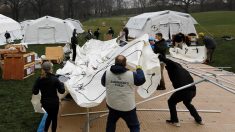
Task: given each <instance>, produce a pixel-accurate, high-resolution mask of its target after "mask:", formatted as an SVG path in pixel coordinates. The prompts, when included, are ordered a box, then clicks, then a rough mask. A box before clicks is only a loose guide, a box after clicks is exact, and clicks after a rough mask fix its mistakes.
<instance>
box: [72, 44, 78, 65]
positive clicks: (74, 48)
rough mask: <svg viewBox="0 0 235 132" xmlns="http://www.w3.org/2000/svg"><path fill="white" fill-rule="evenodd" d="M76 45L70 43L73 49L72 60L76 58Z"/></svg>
mask: <svg viewBox="0 0 235 132" xmlns="http://www.w3.org/2000/svg"><path fill="white" fill-rule="evenodd" d="M76 47H77V46H76V45H75V44H74V45H72V49H73V58H72V61H75V59H76V54H77V53H76Z"/></svg>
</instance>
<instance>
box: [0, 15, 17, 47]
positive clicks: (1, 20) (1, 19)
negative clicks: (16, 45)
mask: <svg viewBox="0 0 235 132" xmlns="http://www.w3.org/2000/svg"><path fill="white" fill-rule="evenodd" d="M20 29H21V28H20V24H19V23H18V22H16V21H15V20H13V19H11V18H9V17H6V16H4V15H2V14H0V45H4V44H6V38H5V36H4V35H5V33H6V31H8V32H9V33H10V35H11V40H12V41H13V40H15V39H22V34H21V30H20Z"/></svg>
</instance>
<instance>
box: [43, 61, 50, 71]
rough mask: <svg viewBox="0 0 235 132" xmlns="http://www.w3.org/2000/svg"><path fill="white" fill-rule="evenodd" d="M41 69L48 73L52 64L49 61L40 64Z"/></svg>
mask: <svg viewBox="0 0 235 132" xmlns="http://www.w3.org/2000/svg"><path fill="white" fill-rule="evenodd" d="M42 69H43V70H45V71H50V70H51V69H52V63H51V62H49V61H46V62H44V63H42Z"/></svg>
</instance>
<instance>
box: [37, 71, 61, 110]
mask: <svg viewBox="0 0 235 132" xmlns="http://www.w3.org/2000/svg"><path fill="white" fill-rule="evenodd" d="M39 90H40V92H41V103H42V106H49V107H50V106H53V105H58V104H59V97H58V95H57V91H58V92H59V93H60V94H63V93H64V92H65V88H64V84H63V83H62V82H60V81H59V80H58V78H57V77H56V76H55V75H54V74H51V73H48V74H47V76H46V77H45V78H41V77H39V78H38V79H37V80H36V82H35V83H34V86H33V90H32V91H33V94H34V95H37V94H38V93H39Z"/></svg>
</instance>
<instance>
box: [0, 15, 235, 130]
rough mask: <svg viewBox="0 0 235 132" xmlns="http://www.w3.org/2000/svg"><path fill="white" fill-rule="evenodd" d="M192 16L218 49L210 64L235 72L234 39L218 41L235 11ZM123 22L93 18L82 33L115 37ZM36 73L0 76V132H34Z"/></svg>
mask: <svg viewBox="0 0 235 132" xmlns="http://www.w3.org/2000/svg"><path fill="white" fill-rule="evenodd" d="M192 15H193V17H195V19H196V20H197V21H198V22H199V23H200V25H197V26H196V28H197V31H199V32H201V31H203V32H205V30H204V28H205V29H206V30H207V31H208V32H210V33H211V34H213V36H214V37H215V38H216V41H217V43H218V46H217V49H216V51H215V55H214V58H215V62H214V63H213V64H212V65H213V66H231V67H233V68H232V69H230V70H231V71H233V72H235V61H234V60H235V40H233V41H224V40H222V39H221V37H222V36H224V35H231V36H234V37H235V12H205V13H195V14H192ZM127 20H128V17H127V16H121V17H111V18H97V19H90V20H88V21H85V22H84V23H83V25H84V28H85V30H87V29H89V28H91V29H92V30H93V31H94V30H95V29H96V28H97V27H99V28H100V29H101V33H102V35H101V39H102V40H103V35H104V34H106V33H107V31H108V28H109V27H110V26H112V27H113V29H114V31H115V33H116V34H115V36H117V35H118V33H119V31H120V30H121V29H122V27H123V22H124V21H127ZM103 22H105V23H106V26H105V27H103V26H102V23H103ZM206 34H208V33H206ZM83 42H84V41H83ZM81 43H82V41H81ZM46 46H50V45H32V46H29V49H28V50H29V51H35V52H36V53H38V55H39V56H41V55H43V54H44V53H45V47H46ZM53 46H54V45H53ZM59 67H60V65H55V68H54V69H55V70H56V69H58V68H59ZM0 73H1V71H0ZM39 74H40V71H39V70H37V71H36V73H35V75H34V76H31V77H29V78H27V79H25V80H23V81H6V80H2V78H1V77H0V108H1V112H0V132H35V131H36V129H37V127H38V125H39V122H40V120H41V117H42V114H37V113H34V111H33V107H32V104H31V102H30V99H31V95H32V92H31V89H32V85H33V83H34V81H35V79H36V78H37V77H38V76H39Z"/></svg>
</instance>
